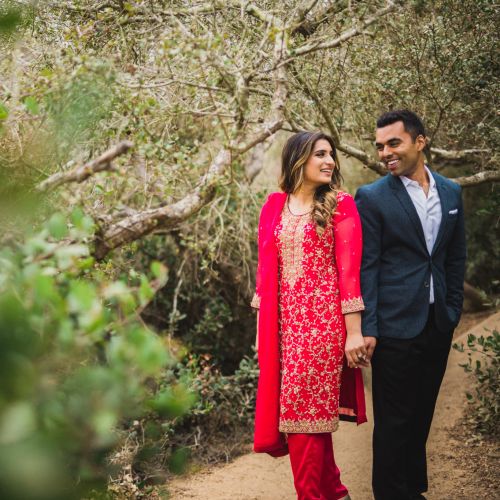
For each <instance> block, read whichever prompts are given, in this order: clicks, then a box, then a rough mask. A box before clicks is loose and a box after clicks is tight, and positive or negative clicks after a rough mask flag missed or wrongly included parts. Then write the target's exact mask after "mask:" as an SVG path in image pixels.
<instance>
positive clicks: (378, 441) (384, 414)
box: [372, 306, 453, 500]
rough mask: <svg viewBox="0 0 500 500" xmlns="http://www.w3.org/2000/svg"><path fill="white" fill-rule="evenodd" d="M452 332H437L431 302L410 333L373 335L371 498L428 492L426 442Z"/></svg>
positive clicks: (402, 499) (388, 499)
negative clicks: (417, 328)
mask: <svg viewBox="0 0 500 500" xmlns="http://www.w3.org/2000/svg"><path fill="white" fill-rule="evenodd" d="M381 333H382V334H383V332H381ZM452 336H453V332H449V333H446V334H443V332H439V331H437V329H436V326H435V321H434V307H433V306H431V307H430V310H429V318H428V320H427V324H426V325H425V328H424V330H423V331H422V332H421V333H420V334H419V335H417V336H416V337H415V338H412V339H392V338H387V337H380V338H379V339H378V342H377V347H376V348H375V353H374V355H373V358H372V384H373V385H372V390H373V413H374V422H375V427H374V432H373V479H372V484H373V493H374V496H375V499H376V500H407V499H411V498H412V497H415V496H416V495H418V494H419V493H423V492H425V491H427V461H426V450H425V445H426V442H427V437H428V436H429V430H430V427H431V423H432V417H433V414H434V408H435V405H436V400H437V396H438V393H439V387H440V386H441V381H442V380H443V376H444V372H445V370H446V363H447V360H448V353H449V351H450V345H451V340H452Z"/></svg>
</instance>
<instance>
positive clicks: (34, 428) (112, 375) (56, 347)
mask: <svg viewBox="0 0 500 500" xmlns="http://www.w3.org/2000/svg"><path fill="white" fill-rule="evenodd" d="M93 232H94V224H93V221H92V220H91V219H90V218H89V217H87V216H86V215H84V214H83V212H82V211H81V210H79V209H75V210H74V211H73V212H72V214H71V217H70V219H69V222H68V221H67V220H66V218H65V217H64V216H63V215H61V214H54V215H53V216H52V217H50V219H49V220H48V221H47V222H46V223H45V224H43V227H42V228H41V229H40V230H39V231H37V232H35V233H33V234H32V235H31V236H29V235H27V236H26V237H25V238H23V239H22V240H21V241H20V242H19V243H11V244H10V246H9V247H4V248H3V249H2V250H1V251H0V343H1V345H2V349H1V350H0V381H1V383H0V491H2V497H3V498H9V499H10V500H14V499H22V500H31V499H37V500H42V499H47V500H57V499H64V500H69V499H71V498H75V499H76V498H82V496H86V495H88V494H90V492H94V493H93V494H97V492H99V491H105V490H106V482H107V479H108V476H109V474H110V473H111V472H112V467H111V466H110V463H109V461H108V456H109V454H110V453H111V452H112V450H114V449H115V448H116V447H118V446H120V445H121V439H122V437H123V434H122V433H120V432H119V429H120V426H121V425H122V424H123V422H127V421H130V420H132V419H134V418H138V417H141V416H142V415H144V414H145V412H146V411H147V410H148V408H149V411H152V410H154V411H155V412H158V413H161V414H165V415H172V414H174V413H175V415H176V416H179V415H181V414H182V413H183V412H185V411H187V410H188V409H189V406H190V404H191V402H192V399H190V396H189V395H188V394H186V393H185V392H184V390H183V388H182V386H180V385H176V386H175V389H172V388H170V387H169V386H168V385H167V384H163V387H162V391H163V393H158V394H156V388H157V387H158V385H159V381H160V380H163V379H164V373H165V370H166V369H167V368H168V367H169V366H172V364H173V363H175V359H174V358H173V357H172V356H171V355H170V353H169V350H168V349H167V346H166V344H165V342H164V339H162V338H161V337H159V336H158V335H157V334H156V333H155V332H154V331H152V330H151V329H150V328H149V327H148V326H146V325H145V324H144V322H143V321H142V320H141V318H140V316H139V313H140V311H141V310H142V308H144V307H145V306H146V305H147V304H148V302H149V301H150V299H151V297H152V296H153V295H154V293H155V292H156V291H157V290H158V289H159V288H160V287H162V286H163V285H164V284H165V280H166V276H167V270H166V268H165V267H164V266H162V265H161V264H159V263H154V264H153V265H152V266H151V271H150V274H152V275H153V279H152V280H149V279H147V278H146V276H145V275H139V274H138V273H131V276H132V277H131V276H129V277H128V278H124V279H120V280H109V279H108V278H107V277H106V274H105V273H104V272H103V270H102V269H101V267H100V265H99V264H96V263H95V262H94V259H93V258H92V257H91V253H90V248H89V246H88V242H89V241H90V240H91V239H92V237H93ZM169 390H170V391H173V390H175V395H174V397H171V398H170V399H169V398H165V397H164V398H163V399H162V394H164V393H166V392H167V391H169ZM150 401H155V404H154V405H151V404H150ZM179 401H183V403H182V405H179ZM179 461H180V460H177V462H179Z"/></svg>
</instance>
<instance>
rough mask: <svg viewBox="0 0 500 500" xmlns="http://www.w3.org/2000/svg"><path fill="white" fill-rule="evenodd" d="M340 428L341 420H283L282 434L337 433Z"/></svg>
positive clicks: (281, 422) (280, 428)
mask: <svg viewBox="0 0 500 500" xmlns="http://www.w3.org/2000/svg"><path fill="white" fill-rule="evenodd" d="M338 428H339V419H338V418H334V419H325V418H322V419H321V420H312V421H309V420H299V421H297V420H281V421H280V427H279V431H280V432H289V433H293V432H300V433H317V432H335V431H336V430H337V429H338Z"/></svg>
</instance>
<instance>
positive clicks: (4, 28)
mask: <svg viewBox="0 0 500 500" xmlns="http://www.w3.org/2000/svg"><path fill="white" fill-rule="evenodd" d="M21 20H22V16H21V10H20V9H15V8H12V7H11V8H10V9H8V10H7V11H6V12H0V34H1V33H6V34H9V33H12V32H13V31H15V30H16V29H17V27H18V26H19V25H20V24H21Z"/></svg>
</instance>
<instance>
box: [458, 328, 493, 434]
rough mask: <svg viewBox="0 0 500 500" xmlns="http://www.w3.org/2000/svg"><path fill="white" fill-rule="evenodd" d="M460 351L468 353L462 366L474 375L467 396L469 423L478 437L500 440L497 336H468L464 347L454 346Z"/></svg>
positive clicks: (461, 345)
mask: <svg viewBox="0 0 500 500" xmlns="http://www.w3.org/2000/svg"><path fill="white" fill-rule="evenodd" d="M453 347H454V348H455V349H457V350H458V351H460V352H467V356H468V359H467V363H464V364H461V365H460V366H461V367H463V368H464V370H465V371H466V372H469V373H473V374H474V378H475V382H476V387H475V391H474V393H473V394H470V393H467V399H468V400H469V403H470V405H471V412H470V413H469V420H470V422H471V423H472V424H473V425H474V428H475V430H476V431H477V432H479V433H480V434H483V435H486V436H490V437H493V438H499V437H500V426H499V423H500V333H499V332H498V331H497V330H494V331H493V332H491V335H487V336H483V335H481V336H479V337H476V336H475V335H472V334H470V335H468V337H467V347H466V348H465V347H464V345H463V343H462V344H454V345H453Z"/></svg>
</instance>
